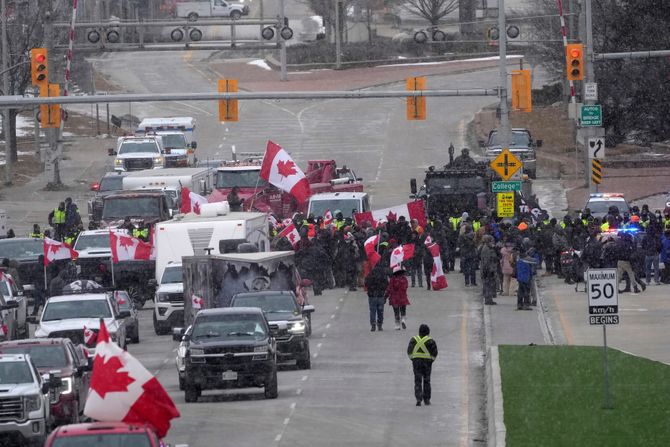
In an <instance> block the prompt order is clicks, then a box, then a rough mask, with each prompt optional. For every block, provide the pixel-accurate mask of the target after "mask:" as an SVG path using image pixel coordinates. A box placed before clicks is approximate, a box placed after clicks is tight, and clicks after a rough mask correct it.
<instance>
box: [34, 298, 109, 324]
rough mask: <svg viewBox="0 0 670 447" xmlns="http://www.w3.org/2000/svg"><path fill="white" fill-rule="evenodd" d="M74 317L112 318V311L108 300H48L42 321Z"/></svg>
mask: <svg viewBox="0 0 670 447" xmlns="http://www.w3.org/2000/svg"><path fill="white" fill-rule="evenodd" d="M74 318H112V312H111V310H110V308H109V304H108V303H107V300H72V301H60V302H51V301H47V306H46V308H45V309H44V314H43V315H42V321H55V320H67V319H74Z"/></svg>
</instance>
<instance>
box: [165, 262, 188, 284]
mask: <svg viewBox="0 0 670 447" xmlns="http://www.w3.org/2000/svg"><path fill="white" fill-rule="evenodd" d="M181 272H182V269H181V266H178V267H166V268H165V270H164V271H163V277H162V278H161V284H178V283H181V282H183V280H184V279H183V277H182V274H181Z"/></svg>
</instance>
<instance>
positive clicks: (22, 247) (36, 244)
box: [0, 239, 44, 260]
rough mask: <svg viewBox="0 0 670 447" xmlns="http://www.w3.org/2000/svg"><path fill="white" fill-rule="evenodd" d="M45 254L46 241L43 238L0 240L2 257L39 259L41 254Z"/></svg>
mask: <svg viewBox="0 0 670 447" xmlns="http://www.w3.org/2000/svg"><path fill="white" fill-rule="evenodd" d="M43 254H44V242H43V241H42V240H41V239H37V240H33V239H24V240H12V239H5V240H2V241H0V258H7V259H16V260H21V259H37V257H38V256H39V255H43Z"/></svg>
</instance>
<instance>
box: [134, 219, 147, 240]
mask: <svg viewBox="0 0 670 447" xmlns="http://www.w3.org/2000/svg"><path fill="white" fill-rule="evenodd" d="M132 234H133V237H136V238H139V239H142V240H143V241H144V242H147V241H148V240H149V228H148V227H147V226H146V225H144V221H142V222H140V225H139V226H138V227H137V228H133V231H132Z"/></svg>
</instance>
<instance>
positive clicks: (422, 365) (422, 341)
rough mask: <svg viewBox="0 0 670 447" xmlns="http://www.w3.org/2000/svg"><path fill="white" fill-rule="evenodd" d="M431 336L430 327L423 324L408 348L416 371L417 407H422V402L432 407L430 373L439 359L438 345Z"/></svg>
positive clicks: (415, 390)
mask: <svg viewBox="0 0 670 447" xmlns="http://www.w3.org/2000/svg"><path fill="white" fill-rule="evenodd" d="M429 334H430V328H429V327H428V325H427V324H422V325H421V326H419V335H415V336H414V337H412V338H411V339H410V341H409V345H408V346H407V355H408V356H409V359H410V360H411V361H412V369H413V370H414V396H415V397H416V406H417V407H420V406H421V402H423V403H425V404H426V405H430V394H431V389H430V373H431V371H432V368H433V362H434V361H435V358H437V343H435V340H433V338H432V337H430V335H429Z"/></svg>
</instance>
